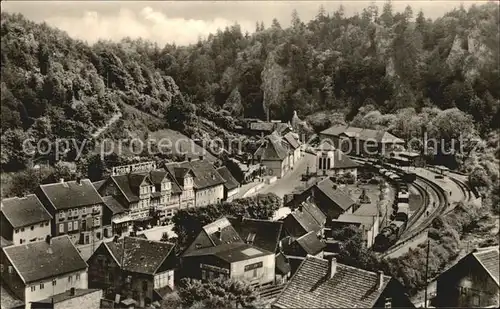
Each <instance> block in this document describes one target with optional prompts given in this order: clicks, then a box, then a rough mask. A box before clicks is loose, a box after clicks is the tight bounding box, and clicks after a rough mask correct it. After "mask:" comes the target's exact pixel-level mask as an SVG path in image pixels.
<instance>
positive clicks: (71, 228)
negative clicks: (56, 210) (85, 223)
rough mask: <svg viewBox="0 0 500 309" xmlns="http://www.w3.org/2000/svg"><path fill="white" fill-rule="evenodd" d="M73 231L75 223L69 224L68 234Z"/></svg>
mask: <svg viewBox="0 0 500 309" xmlns="http://www.w3.org/2000/svg"><path fill="white" fill-rule="evenodd" d="M72 230H73V222H68V232H70V231H72Z"/></svg>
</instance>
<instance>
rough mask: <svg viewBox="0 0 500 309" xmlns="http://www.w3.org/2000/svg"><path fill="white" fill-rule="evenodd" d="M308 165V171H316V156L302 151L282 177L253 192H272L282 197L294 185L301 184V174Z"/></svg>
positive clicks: (291, 190)
mask: <svg viewBox="0 0 500 309" xmlns="http://www.w3.org/2000/svg"><path fill="white" fill-rule="evenodd" d="M308 165H309V170H310V172H314V171H316V157H315V156H314V155H312V154H310V153H307V152H304V156H303V157H301V158H300V159H299V161H297V162H295V166H294V168H293V170H291V171H289V172H288V173H287V174H286V175H285V176H284V177H283V178H281V179H278V180H276V182H274V183H272V184H270V185H266V186H264V188H262V190H259V191H258V192H256V193H255V194H258V193H269V192H272V193H274V194H276V195H278V196H279V197H281V198H283V196H284V195H285V194H289V193H292V192H293V190H294V189H295V188H296V187H298V186H300V185H302V184H303V182H302V174H305V173H306V171H307V166H308Z"/></svg>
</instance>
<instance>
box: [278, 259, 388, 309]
mask: <svg viewBox="0 0 500 309" xmlns="http://www.w3.org/2000/svg"><path fill="white" fill-rule="evenodd" d="M328 263H329V262H328V261H327V260H324V259H321V258H317V257H313V256H308V257H306V259H305V260H304V261H303V262H302V263H301V264H300V266H299V268H298V270H297V272H296V273H295V274H294V275H293V277H292V278H291V279H290V281H289V283H288V284H287V286H286V287H285V289H284V290H283V291H282V292H281V294H280V295H279V296H278V298H277V299H276V301H275V303H274V304H273V306H276V307H277V308H353V307H358V308H371V307H373V305H374V303H375V302H376V301H377V299H378V298H379V297H380V295H381V294H382V292H383V291H384V289H385V288H386V287H387V284H388V283H389V281H390V280H391V277H389V276H385V275H384V277H383V278H384V279H383V284H382V288H380V289H378V288H377V285H378V282H379V274H377V273H373V272H369V271H366V270H362V269H359V268H355V267H351V266H347V265H343V264H339V263H337V269H336V272H335V275H334V276H333V278H331V279H330V278H329V277H327V274H328Z"/></svg>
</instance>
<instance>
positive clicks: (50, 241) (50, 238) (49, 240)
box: [45, 235, 52, 245]
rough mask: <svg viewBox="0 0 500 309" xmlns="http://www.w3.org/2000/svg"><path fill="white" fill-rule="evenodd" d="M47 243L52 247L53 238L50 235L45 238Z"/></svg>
mask: <svg viewBox="0 0 500 309" xmlns="http://www.w3.org/2000/svg"><path fill="white" fill-rule="evenodd" d="M45 242H46V243H48V244H49V245H52V237H51V236H50V235H47V237H45Z"/></svg>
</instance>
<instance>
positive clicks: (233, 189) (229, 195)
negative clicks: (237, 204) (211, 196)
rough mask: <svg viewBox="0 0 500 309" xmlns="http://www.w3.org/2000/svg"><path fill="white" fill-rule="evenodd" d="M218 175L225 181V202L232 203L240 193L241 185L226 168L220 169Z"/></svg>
mask: <svg viewBox="0 0 500 309" xmlns="http://www.w3.org/2000/svg"><path fill="white" fill-rule="evenodd" d="M217 173H219V175H221V176H222V178H223V179H224V180H225V183H224V201H227V202H230V201H232V200H233V199H234V196H235V195H236V194H238V192H240V183H239V182H238V181H237V180H236V178H234V177H233V175H232V174H231V172H230V171H229V170H228V169H227V167H225V166H222V167H219V168H218V169H217Z"/></svg>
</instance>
